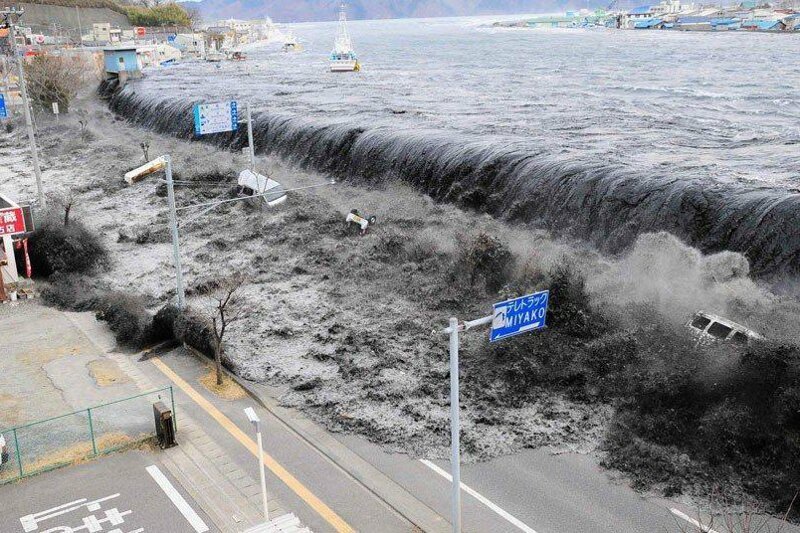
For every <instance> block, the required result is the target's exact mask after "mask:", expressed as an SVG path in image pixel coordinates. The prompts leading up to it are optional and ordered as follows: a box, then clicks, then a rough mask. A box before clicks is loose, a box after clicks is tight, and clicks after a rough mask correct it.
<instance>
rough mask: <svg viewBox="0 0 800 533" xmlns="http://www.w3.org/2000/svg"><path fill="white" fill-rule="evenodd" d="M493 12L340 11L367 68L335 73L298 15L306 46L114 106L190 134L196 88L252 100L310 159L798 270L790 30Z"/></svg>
mask: <svg viewBox="0 0 800 533" xmlns="http://www.w3.org/2000/svg"><path fill="white" fill-rule="evenodd" d="M490 22H491V19H487V18H468V19H429V20H389V21H356V22H352V23H351V24H350V33H351V36H352V39H353V45H354V48H355V50H356V52H357V53H358V55H359V60H360V62H361V64H362V67H363V69H362V71H361V72H359V73H346V74H336V73H331V72H329V71H328V64H327V58H328V54H329V52H330V49H331V47H332V43H333V39H334V36H335V33H336V28H337V26H336V23H335V22H331V23H313V24H297V25H293V26H292V30H293V33H294V34H295V35H296V36H297V37H298V39H299V40H300V42H301V43H302V44H303V47H304V51H303V52H301V53H285V52H282V51H281V50H280V44H279V43H276V44H273V45H263V46H255V47H253V48H252V49H250V50H247V51H246V52H247V54H248V59H247V60H246V61H242V62H233V61H229V62H222V63H205V62H185V63H182V64H178V65H174V66H171V67H168V68H162V69H153V70H150V71H147V72H146V76H145V77H144V78H143V79H142V80H138V81H135V82H133V83H129V84H128V85H127V86H126V87H125V88H124V89H122V90H120V91H117V92H115V93H114V94H113V96H111V107H112V108H113V109H114V110H115V111H116V112H118V113H120V114H122V115H124V116H126V117H128V118H130V119H132V120H134V121H136V122H139V123H141V124H144V125H147V126H150V127H153V128H155V129H158V130H160V131H166V132H172V133H175V134H178V135H181V136H186V137H188V136H191V135H192V123H191V121H192V117H191V113H190V112H189V109H190V107H191V105H192V104H193V103H197V102H212V101H220V100H225V99H236V100H239V101H240V102H244V101H249V102H251V104H252V106H253V109H254V115H255V128H254V129H255V135H256V145H257V148H258V150H259V151H264V152H266V151H273V152H275V153H278V154H281V155H283V156H286V157H288V158H292V159H294V160H295V161H297V162H298V163H300V164H303V165H307V166H309V167H312V168H315V169H316V170H319V171H321V172H328V173H335V174H337V175H339V176H341V177H343V178H345V179H353V180H364V181H366V182H379V181H381V180H386V179H392V178H395V177H400V178H402V179H404V180H406V181H408V182H409V183H412V184H414V185H415V186H417V187H418V188H419V189H420V190H421V191H423V192H425V193H427V194H430V195H431V196H433V197H434V198H435V199H437V200H442V201H451V202H455V203H457V204H459V205H462V206H464V207H465V208H469V209H477V210H482V211H486V212H488V213H490V214H492V215H494V216H497V217H500V218H504V219H508V220H511V221H514V222H519V223H532V224H537V225H543V226H546V227H548V228H550V229H552V230H555V231H563V232H565V233H569V234H571V235H575V236H578V237H580V238H584V239H587V240H589V241H591V242H593V243H594V244H596V245H598V246H599V247H601V248H602V249H604V250H606V251H608V252H612V253H613V252H617V251H620V250H622V249H624V248H625V247H626V246H628V245H629V244H630V243H631V242H633V239H635V237H636V236H637V235H638V234H640V233H642V232H646V231H654V230H667V231H670V232H672V233H674V234H676V235H677V236H679V237H680V238H682V239H684V240H685V241H687V242H688V243H690V244H692V245H693V246H696V247H698V248H700V249H701V250H703V251H707V252H712V251H720V250H724V249H730V250H735V251H739V252H742V253H744V254H745V255H746V256H747V257H748V259H749V260H750V262H751V266H752V269H753V272H754V273H755V274H756V275H762V276H767V277H773V276H780V277H783V276H784V275H787V274H788V275H791V276H795V275H796V274H797V273H798V272H800V195H798V190H800V188H799V187H800V69H798V68H797V65H796V58H797V57H798V54H800V35H773V34H752V33H744V32H735V33H730V34H725V33H720V34H711V33H684V32H667V31H649V32H638V31H619V30H605V29H574V30H572V29H560V30H555V29H554V30H532V29H504V28H492V27H491V25H490ZM215 140H216V141H217V142H218V143H220V144H223V145H226V144H230V145H233V146H234V147H235V146H236V145H240V144H242V142H243V138H242V135H241V133H240V134H237V135H233V136H230V135H221V136H218V137H217V138H216V139H215Z"/></svg>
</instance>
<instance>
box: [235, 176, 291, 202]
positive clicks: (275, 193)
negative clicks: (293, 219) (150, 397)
mask: <svg viewBox="0 0 800 533" xmlns="http://www.w3.org/2000/svg"><path fill="white" fill-rule="evenodd" d="M237 194H238V195H239V197H241V198H248V197H253V200H254V201H255V204H256V205H260V206H262V207H275V206H277V205H280V204H282V203H283V202H285V201H286V191H285V190H284V188H283V185H281V184H280V183H278V182H277V181H275V180H273V179H270V178H268V177H266V176H264V175H263V174H259V173H257V172H253V171H252V170H243V171H241V172H240V173H239V181H238V188H237Z"/></svg>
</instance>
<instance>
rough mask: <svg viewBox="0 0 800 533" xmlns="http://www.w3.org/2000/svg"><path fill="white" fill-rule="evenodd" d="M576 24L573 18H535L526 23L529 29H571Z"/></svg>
mask: <svg viewBox="0 0 800 533" xmlns="http://www.w3.org/2000/svg"><path fill="white" fill-rule="evenodd" d="M576 24H577V19H576V18H575V17H568V16H564V17H536V18H532V19H530V20H528V21H527V26H528V27H529V28H571V27H573V26H575V25H576Z"/></svg>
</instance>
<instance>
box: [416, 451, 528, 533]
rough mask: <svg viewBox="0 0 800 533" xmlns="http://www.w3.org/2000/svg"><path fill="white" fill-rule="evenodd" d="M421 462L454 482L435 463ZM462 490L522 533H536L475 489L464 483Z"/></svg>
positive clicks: (421, 460) (422, 460)
mask: <svg viewBox="0 0 800 533" xmlns="http://www.w3.org/2000/svg"><path fill="white" fill-rule="evenodd" d="M419 461H420V462H421V463H422V464H424V465H425V466H427V467H428V468H430V469H431V470H433V471H434V472H436V473H437V474H439V475H440V476H442V477H443V478H445V479H446V480H447V481H449V482H450V483H452V482H453V476H451V475H450V474H449V473H448V472H446V471H445V470H442V469H441V468H439V467H438V466H436V465H435V464H434V463H432V462H430V461H426V460H425V459H420V460H419ZM461 490H463V491H464V492H466V493H467V494H469V495H470V496H472V497H473V498H475V499H476V500H478V501H479V502H481V503H482V504H483V505H485V506H486V507H488V508H489V509H491V510H492V511H494V512H495V513H497V514H498V515H500V516H501V517H503V518H504V519H505V520H506V521H507V522H509V523H510V524H513V525H514V526H515V527H517V528H518V529H520V530H521V531H524V532H525V533H536V531H535V530H534V529H531V528H530V527H528V526H527V525H526V524H525V523H524V522H522V521H521V520H520V519H519V518H517V517H515V516H514V515H512V514H511V513H509V512H508V511H506V510H505V509H503V508H502V507H500V506H498V505H497V504H495V503H494V502H492V501H491V500H489V499H488V498H486V497H485V496H483V495H482V494H480V493H479V492H477V491H475V490H474V489H472V488H470V487H468V486H467V485H465V484H464V483H463V482H462V483H461Z"/></svg>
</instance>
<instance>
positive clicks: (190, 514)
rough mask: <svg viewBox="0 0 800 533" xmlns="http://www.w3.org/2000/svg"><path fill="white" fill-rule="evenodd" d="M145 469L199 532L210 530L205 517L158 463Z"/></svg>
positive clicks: (203, 532)
mask: <svg viewBox="0 0 800 533" xmlns="http://www.w3.org/2000/svg"><path fill="white" fill-rule="evenodd" d="M145 470H147V473H148V474H150V477H152V478H153V480H154V481H155V482H156V483H158V486H159V487H161V490H163V491H164V494H166V495H167V498H169V499H170V501H171V502H172V504H173V505H174V506H175V507H177V509H178V511H180V512H181V514H182V515H183V517H184V518H185V519H186V520H187V522H189V524H190V525H191V526H192V527H193V528H194V530H195V531H197V533H205V532H206V531H208V526H207V525H206V523H205V522H203V519H202V518H200V516H199V515H198V514H197V513H196V512H195V511H194V509H192V506H191V505H189V503H188V502H187V501H186V500H185V499H184V497H183V496H181V493H180V492H178V491H177V490H176V489H175V487H174V486H173V485H172V483H170V481H169V479H167V476H165V475H164V473H163V472H162V471H161V469H160V468H158V467H157V466H156V465H150V466H148V467H147V468H146V469H145Z"/></svg>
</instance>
